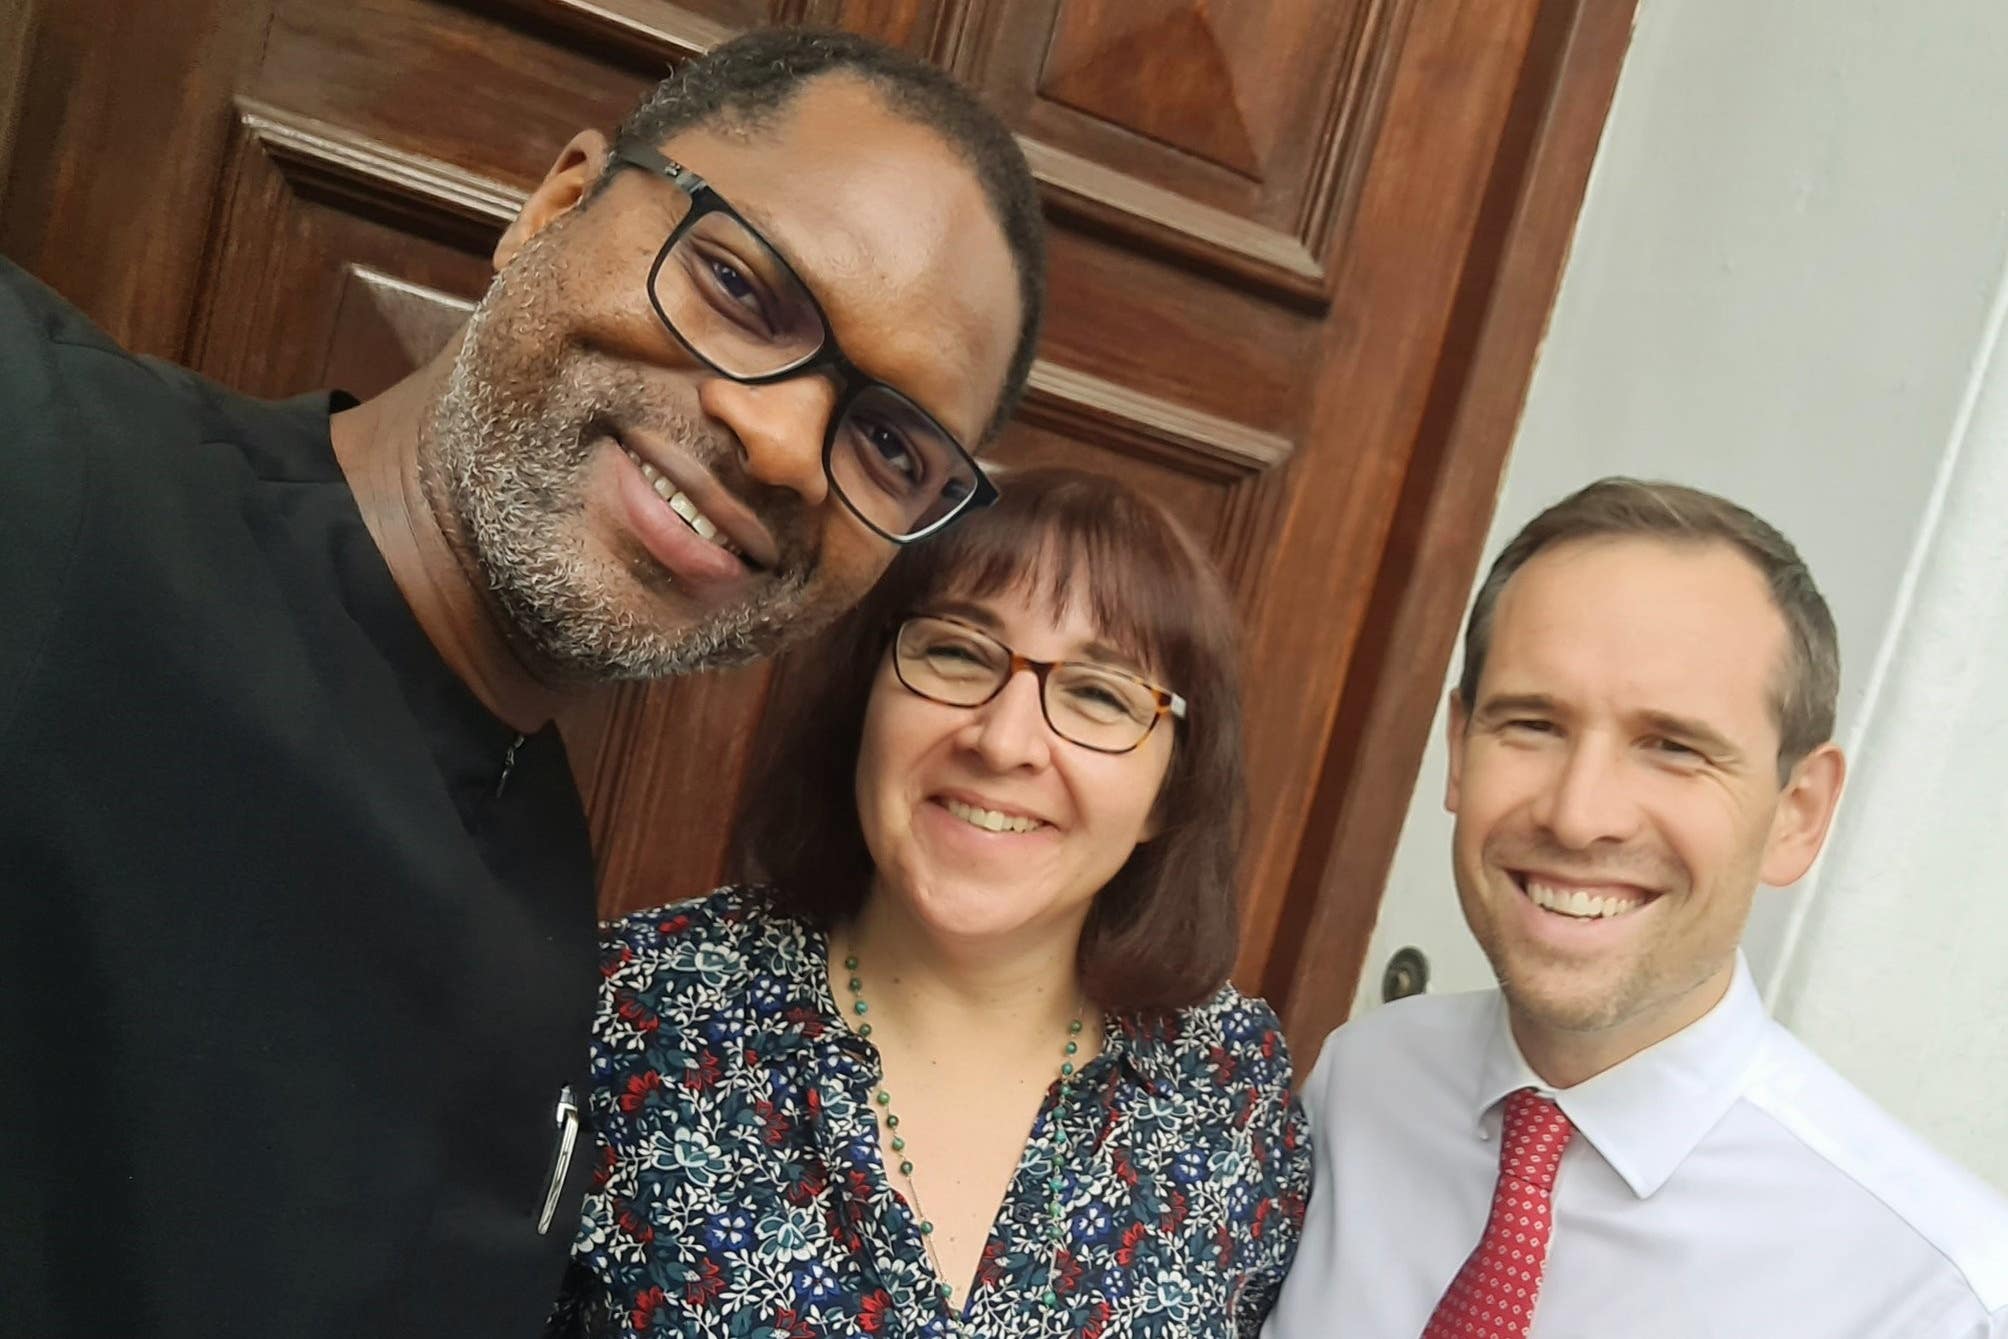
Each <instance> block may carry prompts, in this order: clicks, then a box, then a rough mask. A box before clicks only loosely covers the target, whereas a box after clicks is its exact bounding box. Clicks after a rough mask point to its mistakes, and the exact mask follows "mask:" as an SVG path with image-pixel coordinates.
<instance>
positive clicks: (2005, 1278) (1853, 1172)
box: [1744, 1024, 2008, 1311]
mask: <svg viewBox="0 0 2008 1339" xmlns="http://www.w3.org/2000/svg"><path fill="white" fill-rule="evenodd" d="M1744 1100H1745V1101H1747V1102H1749V1103H1750V1104H1751V1105H1752V1106H1754V1107H1756V1108H1757V1109H1758V1110H1760V1111H1761V1112H1763V1113H1764V1114H1765V1115H1766V1116H1768V1117H1770V1119H1771V1120H1773V1121H1775V1122H1776V1123H1777V1125H1778V1126H1779V1127H1780V1128H1781V1129H1782V1130H1783V1132H1784V1133H1785V1134H1786V1135H1788V1136H1789V1137H1790V1138H1791V1139H1792V1140H1794V1141H1795V1142H1796V1143H1798V1144H1799V1145H1801V1146H1802V1147H1803V1148H1804V1149H1805V1151H1806V1152H1807V1153H1808V1154H1810V1155H1811V1156H1813V1157H1816V1158H1818V1159H1820V1160H1821V1161H1823V1162H1825V1163H1827V1164H1828V1165H1829V1166H1831V1167H1832V1168H1833V1169H1834V1170H1835V1171H1836V1172H1838V1173H1839V1174H1841V1175H1842V1176H1844V1177H1846V1178H1847V1179H1848V1180H1850V1181H1852V1182H1854V1183H1855V1184H1856V1185H1857V1186H1859V1187H1860V1188H1861V1189H1862V1190H1863V1191H1864V1192H1866V1194H1867V1195H1869V1196H1871V1197H1872V1198H1873V1199H1874V1201H1875V1202H1876V1203H1877V1204H1878V1205H1879V1206H1880V1207H1881V1208H1882V1209H1883V1210H1885V1211H1887V1212H1888V1213H1889V1214H1890V1215H1891V1216H1892V1217H1893V1218H1894V1219H1895V1220H1897V1221H1898V1222H1900V1223H1901V1225H1902V1228H1903V1230H1905V1231H1908V1232H1910V1233H1913V1234H1915V1235H1916V1236H1917V1237H1919V1238H1921V1239H1922V1240H1923V1241H1924V1242H1925V1243H1927V1244H1928V1245H1929V1246H1930V1247H1931V1248H1932V1249H1933V1250H1934V1251H1936V1252H1937V1253H1938V1254H1939V1255H1941V1256H1942V1257H1944V1259H1945V1260H1946V1261H1947V1262H1948V1263H1949V1264H1950V1265H1951V1266H1952V1267H1953V1268H1954V1269H1956V1270H1957V1271H1958V1272H1959V1274H1960V1276H1961V1277H1962V1278H1963V1279H1964V1281H1965V1283H1966V1285H1967V1286H1968V1287H1969V1288H1971V1289H1972V1290H1973V1293H1974V1295H1975V1296H1976V1297H1977V1298H1978V1299H1979V1301H1980V1304H1981V1306H1982V1308H1983V1309H1985V1310H1987V1311H1997V1310H2001V1309H2003V1308H2008V1199H2004V1197H2003V1196H2002V1195H2000V1194H1999V1193H1998V1192H1996V1191H1995V1190H1994V1189H1993V1188H1992V1187H1990V1186H1988V1185H1987V1184H1986V1183H1985V1182H1983V1181H1981V1180H1980V1178H1979V1177H1977V1176H1975V1175H1973V1174H1972V1173H1971V1172H1968V1171H1967V1170H1966V1169H1965V1168H1963V1167H1961V1166H1959V1165H1958V1164H1957V1163H1955V1162H1953V1161H1952V1160H1951V1159H1950V1158H1948V1157H1946V1156H1945V1155H1944V1154H1942V1153H1940V1152H1939V1151H1938V1150H1937V1149H1935V1148H1933V1147H1931V1145H1930V1144H1928V1143H1926V1142H1925V1140H1924V1139H1923V1138H1922V1137H1921V1136H1919V1135H1918V1134H1917V1133H1916V1132H1915V1131H1913V1130H1911V1129H1910V1128H1909V1127H1908V1126H1906V1125H1904V1124H1903V1123H1902V1122H1901V1121H1899V1120H1897V1119H1896V1117H1894V1116H1892V1115H1890V1114H1889V1113H1888V1112H1887V1111H1885V1110H1884V1109H1883V1108H1882V1107H1881V1106H1879V1105H1878V1104H1877V1103H1876V1102H1875V1101H1874V1100H1873V1099H1871V1098H1870V1097H1869V1096H1868V1095H1867V1094H1866V1093H1863V1092H1862V1091H1861V1090H1860V1089H1859V1088H1857V1087H1855V1086H1854V1085H1853V1084H1852V1083H1850V1082H1848V1080H1847V1079H1845V1078H1843V1077H1842V1076H1841V1075H1840V1074H1839V1073H1837V1072H1836V1071H1835V1070H1834V1069H1833V1067H1832V1066H1830V1065H1828V1064H1827V1062H1826V1061H1824V1060H1822V1059H1820V1057H1819V1056H1817V1055H1815V1054H1814V1053H1813V1052H1812V1050H1811V1049H1809V1048H1808V1047H1807V1046H1806V1045H1805V1043H1803V1042H1801V1041H1800V1040H1799V1039H1798V1038H1796V1037H1794V1036H1793V1035H1792V1034H1791V1033H1790V1032H1788V1031H1786V1030H1785V1028H1784V1027H1783V1026H1781V1025H1777V1024H1773V1025H1772V1028H1771V1031H1770V1034H1769V1036H1768V1037H1767V1038H1766V1040H1765V1045H1764V1048H1763V1051H1762V1053H1761V1055H1760V1057H1759V1059H1758V1061H1757V1063H1756V1066H1755V1069H1754V1071H1753V1073H1752V1076H1751V1080H1750V1082H1749V1084H1748V1085H1747V1086H1746V1088H1745V1090H1744Z"/></svg>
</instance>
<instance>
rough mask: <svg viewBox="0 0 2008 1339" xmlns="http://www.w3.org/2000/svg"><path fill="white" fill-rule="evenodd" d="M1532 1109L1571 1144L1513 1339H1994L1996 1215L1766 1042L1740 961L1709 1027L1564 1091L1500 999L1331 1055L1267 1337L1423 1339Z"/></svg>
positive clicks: (1459, 999)
mask: <svg viewBox="0 0 2008 1339" xmlns="http://www.w3.org/2000/svg"><path fill="white" fill-rule="evenodd" d="M1526 1087H1531V1088H1535V1089H1537V1090H1539V1091H1540V1092H1542V1093H1543V1094H1544V1095H1547V1096H1549V1097H1552V1098H1553V1099H1554V1100H1555V1101H1556V1103H1557V1104H1559V1105H1560V1107H1561V1108H1562V1110H1563V1112H1564V1113H1566V1114H1567V1115H1568V1117H1569V1119H1570V1120H1571V1121H1572V1122H1574V1124H1575V1126H1576V1137H1575V1138H1574V1139H1573V1140H1571V1141H1570V1144H1569V1147H1568V1149H1567V1150H1566V1152H1565V1153H1564V1154H1563V1157H1562V1165H1561V1168H1560V1170H1559V1171H1558V1173H1557V1175H1556V1184H1555V1229H1554V1235H1553V1238H1552V1240H1551V1241H1550V1244H1549V1248H1548V1261H1547V1266H1546V1269H1545V1272H1544V1274H1543V1280H1542V1285H1541V1294H1540V1300H1539V1303H1538V1305H1537V1307H1536V1310H1535V1313H1534V1324H1533V1329H1532V1331H1531V1332H1530V1336H1529V1339H1753V1337H1759V1336H1761V1339H2008V1200H2004V1199H2003V1198H2002V1197H2001V1196H1999V1195H1997V1194H1996V1193H1995V1192H1994V1191H1992V1190H1990V1189H1989V1188H1987V1187H1986V1186H1985V1185H1983V1184H1982V1183H1981V1182H1980V1181H1979V1179H1978V1178H1976V1177H1974V1176H1971V1175H1969V1174H1968V1173H1966V1172H1965V1171H1962V1170H1961V1169H1960V1168H1958V1167H1957V1166H1955V1165H1953V1164H1952V1163H1951V1162H1949V1161H1948V1160H1946V1159H1945V1158H1943V1157H1941V1156H1939V1155H1938V1154H1937V1153H1935V1152H1933V1151H1932V1150H1931V1149H1930V1148H1929V1147H1928V1146H1927V1145H1925V1144H1924V1143H1923V1141H1921V1140H1920V1139H1919V1138H1918V1137H1917V1136H1916V1135H1914V1134H1912V1133H1911V1132H1910V1131H1909V1130H1907V1129H1905V1128H1904V1127H1903V1126H1901V1125H1899V1124H1898V1123H1897V1122H1896V1121H1895V1119H1894V1118H1892V1117H1891V1116H1889V1115H1888V1114H1887V1113H1885V1112H1884V1111H1883V1110H1882V1109H1881V1108H1879V1107H1877V1106H1876V1105H1875V1104H1874V1103H1872V1102H1871V1101H1869V1099H1868V1098H1866V1097H1865V1096H1863V1095H1862V1094H1861V1093H1860V1092H1858V1091H1857V1090H1856V1089H1855V1088H1853V1087H1852V1086H1850V1085H1849V1084H1848V1083H1847V1081H1846V1080H1844V1079H1842V1078H1841V1077H1840V1076H1839V1075H1838V1074H1836V1073H1834V1071H1833V1070H1831V1069H1829V1068H1828V1067H1827V1065H1826V1064H1825V1063H1824V1062H1822V1061H1821V1060H1820V1059H1819V1058H1818V1057H1816V1056H1815V1055H1813V1053H1812V1052H1811V1051H1808V1050H1807V1049H1806V1048H1805V1047H1804V1046H1803V1045H1802V1044H1801V1043H1800V1042H1799V1041H1798V1040H1797V1039H1796V1038H1794V1037H1793V1036H1791V1034H1789V1033H1788V1032H1786V1031H1785V1029H1784V1028H1782V1027H1780V1026H1779V1025H1778V1024H1777V1023H1775V1022H1773V1021H1772V1020H1771V1018H1770V1017H1769V1016H1768V1015H1767V1014H1766V1013H1765V1012H1764V1006H1763V1002H1762V1001H1761V1000H1760V999H1759V998H1758V995H1757V990H1756V987H1755V986H1754V985H1753V984H1752V982H1751V980H1750V974H1749V971H1748V969H1747V967H1745V965H1744V964H1743V963H1742V962H1741V961H1739V962H1738V964H1737V971H1736V979H1735V981H1734V983H1733V984H1732V985H1731V986H1730V989H1729V993H1728V994H1727V995H1726V996H1725V997H1724V998H1723V1000H1722V1002H1721V1003H1720V1004H1718V1005H1717V1006H1716V1007H1715V1008H1714V1009H1713V1010H1712V1011H1710V1012H1709V1013H1708V1014H1707V1016H1705V1017H1703V1018H1702V1019H1700V1020H1699V1021H1698V1022H1696V1023H1694V1024H1693V1025H1692V1026H1690V1027H1688V1028H1687V1029H1685V1030H1684V1031H1682V1032H1680V1033H1678V1034H1676V1035H1675V1036H1672V1037H1669V1038H1667V1039H1666V1040H1665V1041H1663V1042H1661V1043H1659V1044H1658V1045H1657V1046H1654V1047H1651V1048H1650V1049H1648V1050H1645V1051H1642V1052H1640V1053H1639V1054H1638V1055H1635V1056H1633V1057H1632V1058H1631V1059H1629V1060H1627V1061H1625V1062H1624V1063H1623V1064H1620V1065H1618V1066H1616V1067H1615V1068H1612V1069H1609V1070H1606V1071H1605V1072H1604V1073H1602V1074H1599V1075H1597V1076H1596V1077H1595V1078H1593V1079H1590V1080H1589V1081H1587V1082H1585V1083H1581V1084H1578V1085H1576V1086H1575V1087H1573V1088H1568V1089H1564V1090H1561V1091H1559V1092H1558V1091H1556V1090H1554V1089H1552V1088H1549V1087H1548V1086H1547V1085H1545V1084H1543V1083H1542V1082H1541V1081H1540V1080H1539V1079H1538V1078H1536V1077H1535V1075H1534V1072H1533V1071H1532V1070H1531V1069H1530V1068H1528V1066H1527V1062H1526V1060H1525V1059H1524V1058H1523V1057H1522V1056H1521V1054H1520V1049H1519V1047H1518V1046H1517V1045H1516V1044H1515V1043H1514V1041H1513V1036H1512V1032H1511V1031H1510V1029H1509V1028H1508V1027H1507V1023H1506V1010H1505V1003H1504V1001H1503V999H1502V998H1501V997H1500V995H1499V993H1498V992H1497V991H1483V992H1478V993H1475V994H1468V995H1450V996H1422V997H1418V998H1415V999H1410V1000H1403V1001H1400V1002H1398V1003H1395V1004H1391V1005H1388V1006H1387V1007H1386V1008H1383V1009H1380V1010H1377V1011H1375V1012H1374V1013H1371V1014H1369V1015H1367V1016H1366V1017H1364V1018H1362V1019H1360V1020H1358V1021H1357V1022H1354V1023H1351V1024H1349V1025H1347V1026H1345V1027H1343V1028H1340V1029H1339V1030H1338V1031H1337V1032H1335V1033H1333V1034H1332V1036H1331V1037H1330V1038H1329V1039H1328V1040H1327V1041H1326V1042H1325V1049H1324V1052H1323V1054H1322V1055H1321V1056H1320V1058H1319V1060H1318V1065H1317V1068H1316V1069H1315V1070H1314V1071H1313V1072H1312V1074H1311V1078H1310V1080H1309V1082H1308V1083H1307V1084H1306V1085H1305V1090H1304V1102H1305V1105H1306V1107H1307V1108H1308V1110H1309V1113H1310V1117H1311V1126H1312V1132H1313V1141H1314V1142H1313V1150H1314V1155H1315V1159H1316V1167H1317V1170H1316V1175H1315V1179H1314V1181H1313V1185H1312V1191H1311V1204H1310V1213H1309V1217H1308V1220H1307V1221H1306V1223H1305V1225H1304V1238H1303V1242H1302V1244H1301V1245H1300V1246H1299V1247H1298V1249H1297V1259H1296V1264H1295V1265H1294V1266H1293V1267H1292V1269H1291V1272H1290V1276H1289V1278H1288V1279H1287V1280H1286V1281H1285V1283H1284V1285H1283V1293H1282V1296H1281V1298H1280V1299H1279V1300H1278V1302H1277V1305H1276V1309H1275V1311H1274V1312H1273V1313H1272V1314H1271V1315H1270V1318H1269V1323H1268V1325H1267V1327H1266V1328H1265V1329H1264V1330H1263V1335H1264V1339H1325V1337H1326V1336H1334V1337H1335V1339H1416V1336H1417V1335H1419V1334H1420V1333H1421V1332H1422V1328H1423V1326H1424V1325H1425V1324H1426V1323H1427V1322H1428V1320H1429V1316H1430V1313H1431V1312H1432V1311H1433V1310H1434V1309H1435V1307H1436V1303H1437V1300H1438V1299H1439V1298H1440V1297H1441V1296H1442V1295H1443V1291H1444V1289H1445V1288H1446V1287H1447V1286H1449V1283H1450V1280H1451V1279H1452V1278H1453V1277H1454V1276H1455V1275H1456V1273H1457V1271H1458V1268H1459V1267H1460V1266H1462V1265H1463V1263H1464V1259H1465V1257H1466V1256H1467V1255H1469V1254H1470V1253H1471V1250H1472V1248H1473V1247H1474V1246H1476V1245H1477V1244H1478V1239H1479V1237H1480V1236H1481V1235H1482V1234H1483V1231H1484V1228H1485V1217H1486V1213H1487V1210H1488V1208H1489V1207H1490V1204H1491V1200H1492V1190H1493V1184H1494V1182H1495V1180H1496V1179H1497V1177H1498V1171H1499V1126H1500V1119H1501V1107H1502V1103H1503V1099H1504V1098H1505V1097H1506V1095H1507V1094H1509V1093H1511V1092H1513V1091H1514V1090H1515V1089H1518V1088H1526Z"/></svg>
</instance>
